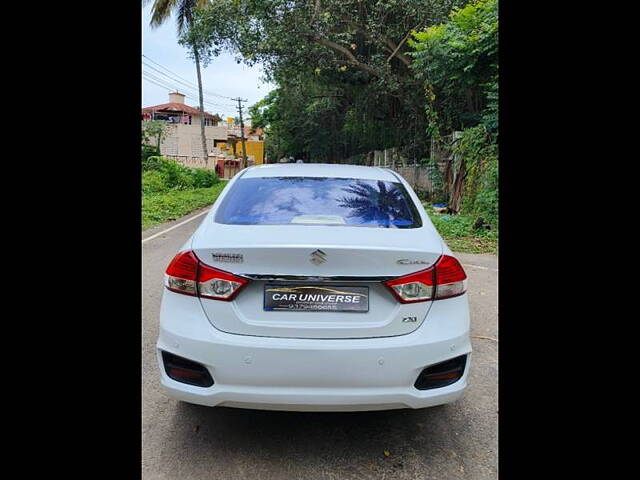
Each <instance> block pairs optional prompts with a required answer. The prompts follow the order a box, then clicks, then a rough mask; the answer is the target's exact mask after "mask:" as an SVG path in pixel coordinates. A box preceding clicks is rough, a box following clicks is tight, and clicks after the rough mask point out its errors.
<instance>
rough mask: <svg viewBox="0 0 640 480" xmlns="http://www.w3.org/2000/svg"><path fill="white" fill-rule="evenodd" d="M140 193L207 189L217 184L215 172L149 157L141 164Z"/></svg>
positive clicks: (166, 159)
mask: <svg viewBox="0 0 640 480" xmlns="http://www.w3.org/2000/svg"><path fill="white" fill-rule="evenodd" d="M142 170H143V174H142V191H143V193H145V194H154V193H159V192H165V191H167V190H171V189H173V190H189V189H192V188H209V187H211V186H213V185H215V184H216V183H218V182H219V179H218V177H217V175H216V174H215V172H213V171H212V170H205V169H202V168H189V167H185V166H184V165H180V164H179V163H177V162H174V161H173V160H169V159H168V158H163V157H158V156H150V157H148V158H147V159H146V160H145V162H143V168H142Z"/></svg>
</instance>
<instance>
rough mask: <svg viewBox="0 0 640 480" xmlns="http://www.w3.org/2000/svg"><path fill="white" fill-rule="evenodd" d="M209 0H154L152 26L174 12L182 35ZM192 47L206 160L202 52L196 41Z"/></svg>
mask: <svg viewBox="0 0 640 480" xmlns="http://www.w3.org/2000/svg"><path fill="white" fill-rule="evenodd" d="M150 1H151V0H144V5H147V4H148V3H149V2H150ZM208 3H209V2H208V0H154V2H153V6H152V8H151V22H150V25H151V26H152V27H158V26H160V25H162V24H163V23H164V22H165V21H166V20H167V19H168V18H169V17H170V16H171V14H172V13H174V14H175V16H176V24H177V28H178V35H179V36H181V35H182V34H183V33H185V32H186V31H187V30H188V29H189V27H190V25H191V24H192V23H193V19H194V16H195V13H196V10H197V9H198V8H202V7H204V6H205V5H207V4H208ZM189 47H190V49H191V55H192V56H193V59H194V61H195V64H196V73H197V76H198V95H199V97H200V98H199V99H200V115H201V118H200V137H201V139H202V152H203V154H204V158H205V160H206V159H207V158H208V152H207V139H206V136H205V133H204V98H203V94H202V76H201V74H200V52H199V49H198V45H197V44H196V43H191V44H190V45H189Z"/></svg>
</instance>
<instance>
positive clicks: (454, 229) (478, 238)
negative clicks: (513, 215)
mask: <svg viewBox="0 0 640 480" xmlns="http://www.w3.org/2000/svg"><path fill="white" fill-rule="evenodd" d="M424 208H425V210H426V211H427V214H429V217H430V218H431V221H432V222H433V225H434V226H435V227H436V229H437V230H438V232H439V233H440V235H441V236H442V238H443V239H444V241H445V242H447V245H449V248H450V249H451V250H452V251H454V252H460V253H493V254H496V253H498V231H497V229H496V228H495V226H492V229H491V230H484V229H482V230H479V231H478V230H474V229H473V223H474V221H475V217H471V216H467V215H446V214H438V213H435V212H434V211H433V208H432V206H431V205H429V204H426V203H425V204H424Z"/></svg>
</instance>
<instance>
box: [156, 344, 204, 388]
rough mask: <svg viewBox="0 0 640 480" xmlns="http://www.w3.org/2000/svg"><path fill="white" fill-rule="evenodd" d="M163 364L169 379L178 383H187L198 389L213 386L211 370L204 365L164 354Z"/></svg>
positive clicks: (170, 354)
mask: <svg viewBox="0 0 640 480" xmlns="http://www.w3.org/2000/svg"><path fill="white" fill-rule="evenodd" d="M162 362H163V363H164V371H165V372H167V375H168V376H169V378H171V379H173V380H175V381H176V382H181V383H187V384H189V385H195V386H197V387H210V386H211V385H213V378H211V374H210V373H209V370H207V369H206V368H205V366H204V365H201V364H200V363H197V362H194V361H192V360H187V359H186V358H182V357H178V356H177V355H173V354H172V353H168V352H162Z"/></svg>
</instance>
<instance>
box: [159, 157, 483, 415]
mask: <svg viewBox="0 0 640 480" xmlns="http://www.w3.org/2000/svg"><path fill="white" fill-rule="evenodd" d="M165 285H166V288H165V292H164V295H163V300H162V307H161V315H160V336H159V339H158V343H157V347H158V361H159V364H160V370H161V374H162V385H163V386H164V388H165V390H166V391H167V393H169V394H170V395H171V396H173V397H175V398H178V399H181V400H184V401H187V402H191V403H197V404H202V405H210V406H231V407H244V408H262V409H282V410H309V411H314V410H315V411H339V410H348V411H354V410H382V409H392V408H422V407H428V406H432V405H438V404H442V403H448V402H451V401H453V400H455V399H456V398H458V397H459V396H460V395H461V394H462V392H463V391H464V388H465V387H466V378H467V372H468V369H469V359H470V353H471V346H470V342H469V309H468V301H467V296H466V293H465V291H466V275H465V273H464V270H463V269H462V266H461V265H460V264H459V262H458V261H457V260H456V259H455V258H454V257H453V256H452V254H451V252H450V251H449V249H448V248H447V247H446V245H445V244H444V243H443V242H442V240H441V238H440V236H439V235H438V233H437V232H436V231H435V229H434V228H433V225H432V224H431V222H430V220H429V218H428V216H427V215H426V213H425V212H424V209H423V208H422V207H421V205H420V202H419V200H418V198H417V196H416V195H415V193H414V192H413V191H412V189H411V187H410V186H409V185H408V184H406V182H405V181H404V180H403V179H402V178H400V177H399V176H397V175H396V174H395V173H393V172H391V171H387V170H382V169H375V168H368V167H349V166H322V165H313V164H302V165H283V166H275V168H270V167H257V168H251V169H248V170H245V171H243V172H241V173H240V174H238V175H237V176H236V177H235V178H234V179H233V180H232V181H231V182H229V185H227V187H226V188H225V190H224V191H223V193H222V194H221V195H220V197H219V199H218V200H217V201H216V203H215V204H214V206H213V208H212V209H211V211H210V212H209V214H208V215H207V216H206V217H205V219H204V220H203V222H202V224H201V226H200V227H199V228H198V230H197V231H196V233H195V234H194V235H193V237H192V238H191V239H190V241H189V242H187V244H185V246H184V247H183V248H182V249H181V251H180V252H179V253H178V254H177V255H176V257H175V258H174V260H173V261H172V263H171V264H170V265H169V267H168V268H167V274H166V278H165Z"/></svg>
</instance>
